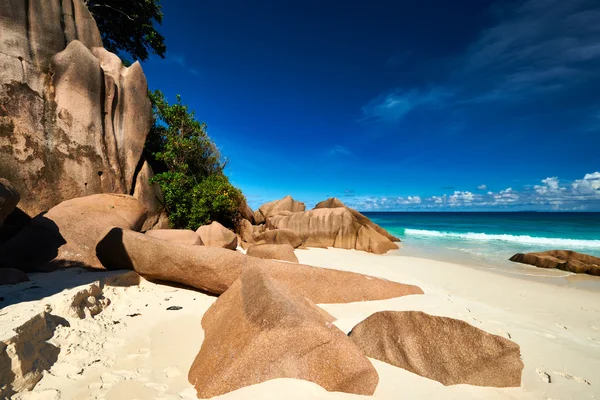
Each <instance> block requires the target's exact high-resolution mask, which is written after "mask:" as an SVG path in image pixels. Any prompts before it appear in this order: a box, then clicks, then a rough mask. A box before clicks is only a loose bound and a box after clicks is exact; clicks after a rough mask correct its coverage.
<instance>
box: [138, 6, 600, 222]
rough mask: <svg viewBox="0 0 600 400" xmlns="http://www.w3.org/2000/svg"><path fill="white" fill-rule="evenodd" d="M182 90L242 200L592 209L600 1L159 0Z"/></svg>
mask: <svg viewBox="0 0 600 400" xmlns="http://www.w3.org/2000/svg"><path fill="white" fill-rule="evenodd" d="M162 3H163V12H164V15H165V17H164V22H163V24H162V26H161V27H160V29H159V30H160V31H161V33H162V34H163V35H164V36H165V38H166V44H167V54H166V58H165V59H160V58H158V57H152V58H151V59H149V60H148V61H145V62H144V63H143V64H142V66H143V68H144V71H145V73H146V76H147V79H148V85H149V87H150V89H161V90H162V91H163V92H164V93H165V94H166V96H167V98H168V99H170V100H174V99H175V95H176V94H180V95H181V97H182V100H183V102H184V103H186V104H188V105H189V106H190V108H192V109H194V110H195V111H196V116H197V117H198V118H199V119H200V120H202V121H205V122H206V123H207V124H208V133H209V135H210V136H211V138H212V139H213V140H214V141H215V142H216V144H217V146H218V147H219V149H220V150H221V152H222V154H223V156H225V157H226V158H228V159H229V164H228V167H227V169H226V173H227V175H228V176H229V178H230V180H231V181H232V183H233V184H234V185H236V186H237V187H239V188H240V189H242V191H243V193H244V194H245V196H246V197H247V199H248V202H249V204H250V206H251V207H253V208H257V207H258V206H260V205H261V204H263V203H264V202H267V201H270V200H274V199H277V198H281V197H283V196H285V195H288V194H289V195H292V196H293V197H294V198H296V199H298V200H301V201H304V202H305V203H307V206H309V207H310V206H312V205H314V204H315V203H317V202H318V201H321V200H324V199H326V198H328V197H338V198H340V199H341V200H342V201H344V202H345V203H346V204H347V205H349V206H352V207H355V208H357V209H359V210H365V211H377V210H379V211H438V210H451V211H452V210H455V211H469V210H477V211H484V210H490V211H495V210H497V211H511V210H515V211H517V210H519V211H520V210H540V211H541V210H564V211H571V210H578V211H581V210H583V211H600V155H599V153H600V1H597V0H568V1H565V0H520V1H485V0H455V1H447V0H421V1H419V2H414V1H404V2H399V1H384V0H372V1H362V0H361V1H358V0H350V1H344V2H340V1H337V0H303V1H299V0H298V1H297V0H290V1H276V0H271V1H248V0H222V1H196V0H194V1H192V0H189V1H188V0H169V1H163V2H162Z"/></svg>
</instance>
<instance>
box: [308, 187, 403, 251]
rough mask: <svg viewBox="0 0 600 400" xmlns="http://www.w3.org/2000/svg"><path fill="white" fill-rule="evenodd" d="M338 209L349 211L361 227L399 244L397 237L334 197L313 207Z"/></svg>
mask: <svg viewBox="0 0 600 400" xmlns="http://www.w3.org/2000/svg"><path fill="white" fill-rule="evenodd" d="M338 207H342V208H345V209H347V210H348V211H350V212H351V213H352V215H354V218H356V220H357V221H358V223H359V224H361V225H368V226H369V227H371V228H373V229H374V230H375V231H376V232H377V233H379V234H380V235H383V236H385V237H386V238H388V239H389V240H391V241H392V242H399V241H400V239H398V238H397V237H395V236H393V235H390V233H389V232H388V231H386V230H385V229H383V228H382V227H380V226H379V225H377V224H376V223H374V222H373V221H371V220H370V219H369V218H367V217H366V216H364V215H362V214H361V213H359V212H358V211H357V210H355V209H354V208H350V207H348V206H347V205H345V204H344V203H342V202H341V201H340V200H339V199H337V198H335V197H331V198H329V199H327V200H324V201H322V202H320V203H318V204H317V205H316V206H315V209H318V208H338Z"/></svg>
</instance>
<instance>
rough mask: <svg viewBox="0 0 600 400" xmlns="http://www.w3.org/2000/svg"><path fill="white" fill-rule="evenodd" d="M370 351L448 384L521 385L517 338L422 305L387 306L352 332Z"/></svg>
mask: <svg viewBox="0 0 600 400" xmlns="http://www.w3.org/2000/svg"><path fill="white" fill-rule="evenodd" d="M349 336H350V339H352V340H353V341H354V343H356V344H357V346H358V347H359V348H360V349H361V350H362V351H363V353H364V354H365V355H366V356H367V357H371V358H375V359H378V360H380V361H383V362H386V363H389V364H392V365H395V366H397V367H400V368H403V369H406V370H408V371H410V372H413V373H415V374H418V375H421V376H423V377H425V378H429V379H434V380H436V381H438V382H441V383H442V384H444V385H457V384H468V385H477V386H495V387H513V386H520V385H521V371H522V370H523V362H522V361H521V358H520V348H519V345H517V344H516V343H514V342H512V341H510V340H508V339H505V338H503V337H500V336H496V335H492V334H489V333H487V332H485V331H482V330H481V329H478V328H475V327H474V326H471V325H469V324H467V323H466V322H464V321H460V320H457V319H453V318H445V317H437V316H433V315H429V314H425V313H423V312H420V311H382V312H377V313H375V314H373V315H371V316H370V317H369V318H367V319H365V320H364V321H362V322H361V323H359V324H358V325H356V326H355V327H354V328H353V329H352V331H351V332H350V334H349Z"/></svg>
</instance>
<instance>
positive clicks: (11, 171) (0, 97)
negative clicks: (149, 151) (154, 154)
mask: <svg viewBox="0 0 600 400" xmlns="http://www.w3.org/2000/svg"><path fill="white" fill-rule="evenodd" d="M0 32H2V35H1V37H0V149H1V151H0V176H3V177H6V178H8V179H9V180H11V181H12V182H13V184H14V185H15V187H16V189H17V190H18V191H19V193H21V196H22V198H21V208H22V209H23V210H24V211H25V212H27V213H28V214H30V215H35V214H37V213H39V212H41V211H44V210H48V209H50V208H51V207H53V206H55V205H57V204H59V203H61V202H62V201H64V200H68V199H72V198H76V197H81V196H86V195H90V194H95V193H123V194H133V192H134V189H135V188H136V181H137V171H138V168H140V167H141V166H142V164H141V163H140V158H141V153H142V148H143V145H144V142H145V140H146V136H147V134H148V132H149V129H150V126H151V122H152V110H151V106H150V102H149V100H148V98H147V95H146V93H147V84H146V78H145V76H144V74H143V72H142V69H141V66H140V64H139V63H135V64H133V65H132V66H131V67H129V68H125V67H124V66H123V65H122V64H121V61H120V60H119V58H118V57H117V56H115V55H114V54H111V53H109V52H107V51H106V50H104V49H103V48H102V41H101V39H100V34H99V32H98V29H97V27H96V23H95V22H94V20H93V18H92V17H91V15H90V13H89V12H88V10H87V8H86V7H85V6H84V4H83V2H82V1H81V0H74V1H63V0H30V1H20V0H7V1H4V2H2V3H0ZM144 184H147V183H144ZM149 208H150V207H149ZM150 211H151V212H153V211H154V210H153V209H150Z"/></svg>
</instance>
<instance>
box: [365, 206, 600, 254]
mask: <svg viewBox="0 0 600 400" xmlns="http://www.w3.org/2000/svg"><path fill="white" fill-rule="evenodd" d="M364 214H365V215H366V216H368V217H369V218H371V219H372V220H373V222H375V223H377V224H379V225H381V226H382V227H384V228H385V229H387V230H388V231H389V232H390V233H392V234H394V235H396V236H398V237H399V238H400V239H401V240H402V242H403V244H402V246H403V249H402V250H401V252H404V253H406V254H409V255H419V256H423V255H427V254H431V255H434V257H432V258H436V257H435V255H438V256H439V255H440V254H445V255H446V256H448V255H450V256H452V255H454V256H455V257H459V256H462V257H466V258H469V259H471V260H475V261H478V262H481V263H488V264H494V265H497V264H498V263H499V262H503V263H505V262H506V260H507V259H508V258H510V257H511V256H512V255H513V254H515V253H523V252H532V251H544V250H553V249H561V250H574V251H579V252H582V253H586V254H591V255H594V256H599V257H600V213H556V212H553V213H545V212H544V213H542V212H514V213H511V212H495V213H489V212H379V213H375V212H365V213H364ZM437 258H439V257H437ZM453 261H455V260H453Z"/></svg>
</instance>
